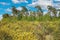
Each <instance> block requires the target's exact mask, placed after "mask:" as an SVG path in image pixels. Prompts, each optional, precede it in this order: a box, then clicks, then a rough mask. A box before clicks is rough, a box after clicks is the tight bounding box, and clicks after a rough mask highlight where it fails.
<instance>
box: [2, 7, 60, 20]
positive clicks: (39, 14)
mask: <svg viewBox="0 0 60 40" xmlns="http://www.w3.org/2000/svg"><path fill="white" fill-rule="evenodd" d="M21 7H22V10H17V9H16V7H15V6H13V7H12V14H13V17H17V18H18V20H21V19H23V18H24V19H29V20H36V19H38V20H42V18H43V17H45V18H43V19H46V18H48V19H49V18H50V19H49V20H51V19H52V18H56V17H57V14H58V18H59V17H60V9H56V8H54V7H53V6H47V9H48V12H47V13H46V14H45V15H44V12H43V10H42V8H41V6H35V8H36V9H37V11H36V12H35V11H30V12H29V10H28V9H27V8H26V7H25V6H21ZM58 11H59V13H58ZM51 14H52V15H51ZM10 16H11V15H9V14H4V15H3V18H7V17H10Z"/></svg>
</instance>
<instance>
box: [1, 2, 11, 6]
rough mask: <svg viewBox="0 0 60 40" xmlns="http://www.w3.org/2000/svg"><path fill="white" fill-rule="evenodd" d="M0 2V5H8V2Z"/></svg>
mask: <svg viewBox="0 0 60 40" xmlns="http://www.w3.org/2000/svg"><path fill="white" fill-rule="evenodd" d="M0 4H2V5H10V3H6V2H0Z"/></svg>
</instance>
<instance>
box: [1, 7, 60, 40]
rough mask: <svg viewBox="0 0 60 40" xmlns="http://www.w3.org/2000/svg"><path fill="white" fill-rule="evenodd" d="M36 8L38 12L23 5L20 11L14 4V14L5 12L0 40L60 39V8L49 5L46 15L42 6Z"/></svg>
mask: <svg viewBox="0 0 60 40" xmlns="http://www.w3.org/2000/svg"><path fill="white" fill-rule="evenodd" d="M35 8H36V9H37V11H36V12H35V11H30V10H28V9H27V8H26V7H24V6H22V10H21V11H19V10H17V9H16V7H15V6H13V7H12V14H13V15H9V14H7V13H6V14H4V15H3V19H2V20H1V21H0V40H60V9H56V8H54V7H52V6H48V7H47V8H48V12H47V13H46V14H45V15H44V12H43V10H42V8H41V7H40V6H36V7H35ZM29 11H30V12H29ZM51 14H52V15H51Z"/></svg>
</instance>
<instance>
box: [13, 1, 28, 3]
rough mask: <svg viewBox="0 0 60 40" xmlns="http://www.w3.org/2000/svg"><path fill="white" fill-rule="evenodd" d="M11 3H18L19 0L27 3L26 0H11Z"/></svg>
mask: <svg viewBox="0 0 60 40" xmlns="http://www.w3.org/2000/svg"><path fill="white" fill-rule="evenodd" d="M12 2H13V3H20V2H25V3H28V1H26V0H12Z"/></svg>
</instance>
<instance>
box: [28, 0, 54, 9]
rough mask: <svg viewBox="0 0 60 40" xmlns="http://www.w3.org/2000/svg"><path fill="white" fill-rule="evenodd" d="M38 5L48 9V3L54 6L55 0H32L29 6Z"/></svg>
mask: <svg viewBox="0 0 60 40" xmlns="http://www.w3.org/2000/svg"><path fill="white" fill-rule="evenodd" d="M37 5H39V6H41V7H42V9H44V10H47V6H48V5H51V6H53V0H37V1H35V2H34V1H32V4H29V5H28V6H33V7H35V6H37Z"/></svg>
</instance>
